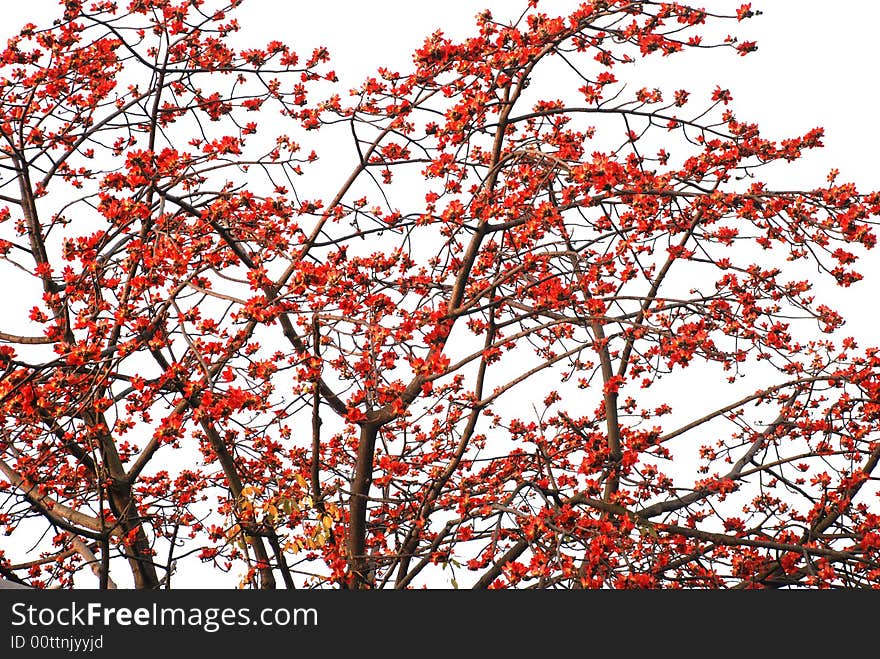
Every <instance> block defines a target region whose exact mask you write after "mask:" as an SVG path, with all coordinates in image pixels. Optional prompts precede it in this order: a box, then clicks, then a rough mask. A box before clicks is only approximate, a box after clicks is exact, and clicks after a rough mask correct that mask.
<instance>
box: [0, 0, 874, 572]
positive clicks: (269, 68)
mask: <svg viewBox="0 0 880 659" xmlns="http://www.w3.org/2000/svg"><path fill="white" fill-rule="evenodd" d="M61 4H62V5H63V15H62V16H61V18H60V19H59V20H58V21H56V22H55V24H54V25H53V26H51V27H37V26H35V25H27V26H25V28H24V29H23V30H22V31H21V34H20V36H17V37H15V38H14V39H12V40H11V41H10V42H9V44H8V45H7V48H6V49H5V50H4V51H3V54H2V58H3V69H2V73H0V136H2V145H0V168H2V169H0V172H2V173H0V176H2V179H0V200H2V204H4V205H5V207H3V208H2V209H0V221H2V224H0V231H2V232H3V234H2V235H3V239H2V241H0V252H2V256H3V276H4V281H8V282H9V283H10V284H11V287H10V288H13V287H14V290H15V291H16V295H15V296H14V298H13V302H14V305H19V307H20V308H17V309H14V310H12V309H9V310H8V311H9V313H7V314H6V317H5V319H4V321H3V322H4V323H10V326H9V327H0V330H2V333H0V341H2V343H0V360H2V361H0V369H2V370H3V373H2V380H0V414H2V419H3V425H2V443H0V457H2V460H0V490H2V492H3V493H4V498H3V500H2V504H0V506H2V507H0V523H2V524H3V526H4V527H5V531H6V534H7V536H9V537H10V538H11V539H12V543H13V544H12V545H7V546H6V551H5V553H0V561H2V562H0V573H2V575H3V576H5V577H6V578H8V579H10V580H13V581H19V582H27V583H29V584H31V585H35V586H48V585H60V586H62V587H73V586H74V585H75V584H76V585H82V584H84V583H86V582H87V580H84V579H79V578H78V577H77V575H78V574H80V573H83V572H84V570H86V569H90V570H91V571H92V572H94V574H95V575H96V576H97V579H98V583H99V585H100V586H101V587H102V588H107V587H114V586H115V584H114V579H116V580H120V579H125V580H126V581H125V582H123V581H120V583H128V582H129V581H130V583H131V584H132V585H134V586H135V587H137V588H160V587H161V588H170V587H171V586H172V584H173V583H177V581H173V575H174V574H175V572H176V571H177V570H178V566H179V565H180V566H183V565H185V564H186V562H192V561H195V560H198V559H200V560H201V561H202V562H203V563H204V564H205V565H207V566H213V567H214V568H215V569H216V571H217V573H218V582H217V583H218V584H220V583H224V582H222V581H221V580H220V574H219V573H226V572H232V573H233V574H234V575H236V576H237V577H240V578H241V583H240V585H242V586H249V587H259V588H274V587H276V586H278V585H284V586H286V587H289V588H293V587H322V586H323V587H328V586H332V587H341V588H391V587H394V588H405V587H411V586H417V585H422V584H427V585H429V586H435V587H436V586H440V587H448V586H449V585H453V586H455V587H458V585H459V582H460V583H461V585H467V586H473V587H476V588H488V587H538V588H594V587H596V588H599V587H614V588H630V587H637V588H641V587H646V588H659V587H671V588H680V587H687V588H743V587H744V588H752V587H783V586H801V587H813V588H818V587H835V586H849V587H874V586H877V585H878V584H880V553H878V552H880V513H878V512H877V510H876V505H875V504H874V501H875V499H874V498H873V497H875V496H876V494H877V487H876V482H877V476H876V475H875V468H876V466H877V462H878V460H880V441H878V438H880V432H878V431H880V428H878V420H880V355H878V351H877V349H876V348H870V349H866V350H863V349H860V348H859V347H858V346H857V345H856V342H855V341H854V340H853V339H852V338H847V337H841V336H839V335H840V334H841V332H840V331H839V328H840V326H841V325H842V323H843V320H844V319H843V318H842V316H841V315H840V314H839V313H838V312H836V311H835V310H833V309H832V308H831V307H829V306H827V305H826V304H825V303H823V302H822V301H820V300H818V299H816V295H815V293H814V291H813V283H814V281H815V280H816V279H817V277H816V275H815V270H816V269H817V268H818V270H819V272H820V276H821V277H827V278H829V279H831V280H833V281H835V282H836V283H837V284H839V285H840V286H849V285H850V284H852V283H854V282H856V281H858V280H859V279H860V275H859V274H858V273H857V272H856V271H855V270H854V269H853V266H854V264H855V262H856V260H857V257H858V255H859V254H860V253H861V252H863V251H864V249H866V248H871V247H873V245H874V243H875V235H874V233H873V231H872V228H871V227H872V223H873V219H872V218H873V217H874V216H875V215H876V214H877V213H878V211H880V193H876V192H871V193H867V194H863V193H859V192H858V191H857V190H856V188H855V186H853V185H852V184H848V183H840V182H838V181H837V176H838V174H837V171H836V170H833V171H832V172H831V174H829V176H828V180H827V182H826V183H823V184H821V185H820V186H818V187H810V186H804V188H803V189H801V190H777V189H774V188H773V187H772V186H771V185H770V184H769V183H768V182H766V181H762V180H761V179H759V178H758V175H759V174H761V173H762V172H763V171H765V170H764V169H762V168H765V167H766V166H767V165H770V164H773V163H780V162H782V163H785V162H792V161H796V160H797V159H798V158H800V157H801V154H802V152H804V151H805V150H807V149H812V148H815V147H819V146H821V139H822V131H821V129H818V128H817V129H815V130H812V131H810V132H808V133H807V134H805V135H803V136H800V137H794V138H788V139H784V140H781V141H779V140H771V139H768V138H766V137H764V136H762V134H761V133H760V131H759V128H758V126H757V125H756V124H754V123H750V122H748V121H744V120H740V119H738V118H737V116H736V115H735V114H734V113H733V110H732V109H731V108H732V106H731V100H732V98H731V93H730V92H729V91H727V90H725V89H723V88H722V87H720V86H719V87H717V88H716V89H715V91H714V93H713V94H712V96H711V98H710V99H705V101H704V102H699V101H698V102H695V101H692V100H691V99H690V97H689V94H688V92H687V91H685V90H679V91H674V92H673V93H670V92H669V91H668V90H664V91H661V90H660V89H648V88H644V89H640V90H638V91H636V92H635V93H632V92H631V91H630V90H628V89H627V88H625V86H624V85H623V80H624V79H625V75H626V71H627V69H628V67H630V66H631V65H633V64H634V63H636V62H638V61H639V60H640V59H641V58H648V57H666V56H672V55H674V54H676V53H678V52H679V51H685V50H693V51H698V50H699V49H704V48H714V47H719V46H720V47H724V48H729V49H731V50H732V51H733V53H734V54H739V55H746V54H748V53H750V52H751V51H753V50H755V49H756V45H755V44H754V43H753V42H750V41H740V40H737V39H736V38H733V37H727V38H726V39H722V40H720V41H717V42H716V41H711V40H710V38H709V36H708V35H710V34H711V33H712V32H713V30H714V29H715V28H714V26H715V25H716V24H718V25H721V26H722V27H723V25H724V23H725V22H731V21H732V22H734V23H735V22H738V21H742V20H744V19H747V18H749V17H751V16H752V15H753V13H754V12H753V11H752V10H751V7H750V5H748V4H747V5H743V6H741V7H740V8H739V9H738V10H736V11H735V12H731V13H730V15H724V14H721V13H718V14H713V13H710V12H708V11H706V10H702V9H697V8H694V7H690V6H687V5H684V4H678V3H656V2H630V1H628V0H608V1H599V0H597V1H595V2H592V3H585V4H582V5H581V6H580V7H578V8H577V9H576V10H574V11H572V13H570V14H569V15H566V16H561V17H555V16H552V15H548V14H546V13H542V12H541V11H540V10H539V9H540V8H539V7H538V6H537V5H538V2H535V1H533V2H530V3H529V8H528V9H527V11H526V12H525V13H523V14H522V16H521V17H520V18H519V19H517V20H513V21H510V22H505V21H503V20H500V19H497V18H496V17H494V16H493V15H492V14H491V13H490V12H488V11H487V12H484V13H481V14H480V15H479V16H478V17H477V22H476V28H475V32H474V36H473V37H471V38H469V39H467V40H465V41H462V42H453V41H451V40H449V39H447V38H446V37H444V35H443V34H442V33H439V32H438V33H435V34H433V35H431V36H430V37H429V38H428V39H427V40H426V41H425V43H424V45H423V47H422V48H421V49H419V50H418V51H417V52H416V53H415V54H414V58H413V67H412V71H411V72H409V73H398V72H395V71H391V70H387V69H379V71H378V74H377V75H376V76H375V77H371V78H369V79H367V80H365V81H363V83H362V84H360V85H359V86H358V87H356V88H355V89H352V90H351V91H350V93H349V92H347V91H345V90H343V89H341V88H340V85H339V84H338V82H337V76H336V74H335V73H334V72H333V71H332V70H330V68H329V66H330V64H329V61H330V60H329V53H328V52H327V50H326V49H324V48H317V49H315V50H314V51H313V52H312V53H311V55H309V56H307V57H301V56H298V55H297V54H296V53H295V52H294V51H293V50H292V49H291V48H290V47H288V46H287V45H285V44H283V43H282V42H280V41H273V42H271V43H269V44H266V45H263V46H261V47H245V48H240V47H238V46H236V44H237V43H238V41H240V40H241V37H242V35H241V34H240V33H238V30H239V26H238V23H237V22H236V19H235V15H236V14H235V12H236V11H237V10H238V9H239V6H240V5H241V4H242V2H241V0H232V1H227V2H225V3H221V2H217V1H215V0H132V1H131V2H128V3H114V2H106V1H96V2H92V3H85V2H80V1H78V0H66V1H65V2H63V3H61ZM118 5H122V6H118ZM548 81H552V83H553V84H552V87H550V88H549V89H548V88H547V87H548V86H547V84H546V83H547V82H548ZM693 105H696V106H697V107H696V108H695V109H692V106H693ZM340 135H341V136H343V137H344V138H345V139H346V140H347V142H346V143H345V147H344V148H341V147H339V144H340V142H339V140H338V139H337V138H338V137H339V136H340ZM313 146H314V150H313V149H312V147H313ZM325 161H329V162H326V163H325ZM328 182H329V184H330V185H332V186H335V188H334V189H333V190H332V191H330V192H326V193H325V190H326V189H327V188H328ZM13 282H14V283H13ZM695 284H696V285H695ZM10 304H12V303H10ZM25 315H27V320H25V318H24V316H25ZM15 323H17V325H15V326H12V325H14V324H15ZM701 378H702V379H701ZM705 378H708V379H709V386H708V387H706V382H705ZM688 383H690V384H688ZM682 386H690V387H692V388H693V387H701V388H703V387H706V388H705V389H701V391H705V393H704V394H703V395H701V396H694V395H693V394H692V393H685V395H684V396H682V395H681V394H682V389H681V387H682ZM10 546H11V547H13V548H15V550H14V551H12V550H10V549H9V547H10ZM126 564H127V565H128V572H130V577H129V576H127V575H126V571H125V569H124V566H125V565H126ZM111 574H112V575H113V576H111ZM75 578H76V582H75Z"/></svg>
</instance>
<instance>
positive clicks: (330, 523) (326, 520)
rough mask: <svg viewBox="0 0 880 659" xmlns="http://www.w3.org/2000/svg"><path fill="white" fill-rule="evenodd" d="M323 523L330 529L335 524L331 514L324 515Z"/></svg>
mask: <svg viewBox="0 0 880 659" xmlns="http://www.w3.org/2000/svg"><path fill="white" fill-rule="evenodd" d="M321 523H322V524H323V525H324V528H325V529H329V528H330V527H331V526H333V518H332V517H330V515H324V518H323V519H322V520H321Z"/></svg>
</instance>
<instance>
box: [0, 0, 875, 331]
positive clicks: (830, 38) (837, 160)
mask: <svg viewBox="0 0 880 659" xmlns="http://www.w3.org/2000/svg"><path fill="white" fill-rule="evenodd" d="M126 3H127V0H120V5H124V4H126ZM570 4H571V3H570V2H569V1H568V0H543V2H542V3H541V5H540V8H541V9H542V10H543V11H546V12H548V13H557V12H562V11H564V10H565V7H566V6H568V5H570ZM739 4H741V2H739V1H736V0H705V1H704V2H703V5H704V6H705V7H706V8H708V9H710V10H718V11H723V10H727V11H731V9H735V8H736V7H737V6H738V5H739ZM523 5H525V0H522V2H519V1H515V0H445V1H444V2H438V3H428V2H412V1H404V0H372V1H370V2H366V1H353V0H333V1H324V2H303V1H302V0H248V1H247V2H246V3H245V5H244V7H243V9H242V11H241V12H239V21H240V23H241V24H242V27H243V33H242V38H243V39H244V40H247V41H251V42H253V44H254V45H257V44H261V43H265V42H266V41H268V40H271V39H279V40H282V41H285V42H287V43H289V44H290V45H292V46H293V47H294V49H295V50H297V51H298V52H300V53H302V54H308V53H310V52H311V50H312V48H313V47H315V46H318V45H326V46H328V47H329V48H330V51H331V55H332V60H331V62H332V63H331V66H332V68H334V69H335V70H336V72H337V74H338V75H339V77H340V79H341V80H342V82H343V85H342V89H341V90H340V91H343V90H347V89H348V88H350V87H352V86H355V85H356V84H357V83H358V82H359V81H360V80H361V79H362V78H363V77H364V76H366V75H368V74H370V73H371V72H373V71H374V70H375V69H376V67H378V66H387V67H389V68H392V69H397V70H400V71H406V70H407V69H408V64H409V62H410V54H411V53H412V51H413V50H414V49H415V48H417V47H418V46H419V45H420V44H421V42H422V41H423V39H424V37H425V36H427V35H428V34H430V33H431V32H433V31H434V30H436V29H438V28H440V29H443V30H444V31H445V32H447V33H448V34H450V35H451V36H455V37H463V36H466V35H467V34H468V33H469V32H470V31H471V28H472V25H473V16H474V15H475V14H477V13H478V12H479V11H480V10H482V9H483V8H486V7H491V8H493V10H494V13H495V15H496V17H497V18H499V19H501V18H502V17H506V16H507V15H509V14H512V12H514V11H518V10H519V9H520V7H521V6H523ZM752 5H753V9H759V10H761V11H762V12H763V15H762V16H758V17H756V18H754V19H752V20H750V21H746V22H744V23H743V24H741V25H739V26H737V25H736V24H735V23H730V30H731V31H734V30H736V31H735V34H737V35H738V36H739V37H740V38H741V39H749V40H756V41H757V42H758V45H759V50H758V51H757V52H756V53H753V54H751V55H749V56H747V57H744V58H740V57H737V56H736V55H735V54H734V53H733V52H732V51H729V50H722V51H703V52H701V53H699V54H698V55H697V57H687V56H684V57H671V58H663V59H661V58H659V57H655V58H652V60H651V61H649V62H645V63H644V64H638V65H636V67H630V68H629V69H628V71H627V72H626V73H627V74H629V73H632V74H637V75H639V82H635V83H634V84H633V86H632V87H631V88H630V89H638V88H639V87H640V86H643V85H645V84H650V85H651V86H657V87H661V88H665V89H666V90H668V91H671V90H674V89H678V88H687V89H689V90H691V91H693V92H694V93H695V95H701V94H700V91H701V90H710V89H712V88H714V86H715V85H716V84H720V85H721V86H722V87H725V88H729V89H730V90H731V91H732V93H733V98H734V103H733V106H732V107H733V108H734V110H735V111H736V113H737V116H738V117H739V118H741V119H746V120H749V121H756V122H757V123H759V124H760V126H761V127H762V132H763V133H764V134H765V135H766V136H768V137H771V138H780V139H781V138H785V137H792V136H795V135H798V134H802V133H803V132H805V131H807V130H809V129H811V128H813V127H815V126H817V125H821V126H824V127H825V129H826V136H825V140H824V142H825V144H826V147H825V148H824V149H822V150H819V151H813V152H810V153H808V154H807V155H806V156H805V158H804V160H802V161H800V162H798V163H795V165H794V166H793V167H791V168H790V169H789V170H788V171H789V175H787V176H785V180H782V181H781V183H782V185H787V186H790V187H792V188H807V189H809V188H812V187H815V186H817V185H821V184H822V183H823V182H824V179H825V175H826V174H827V172H828V170H829V169H830V168H832V167H837V168H839V169H840V170H841V177H840V180H852V181H854V182H855V183H856V184H857V185H858V186H859V188H860V190H862V191H867V190H870V189H872V188H876V187H880V176H878V173H877V171H878V170H877V159H878V155H877V154H878V153H880V131H878V130H877V128H876V126H875V125H874V121H875V115H876V112H877V107H878V103H877V96H878V93H880V92H878V88H877V86H876V85H875V84H874V82H873V81H872V76H873V70H874V65H875V62H876V58H877V55H876V30H877V26H878V25H880V2H876V3H875V2H872V1H869V0H837V2H834V3H830V2H828V1H827V0H763V1H761V0H757V1H755V2H753V3H752ZM58 6H59V3H58V2H57V0H28V1H27V2H18V1H12V0H0V39H3V40H5V39H6V38H7V37H9V36H10V35H12V34H14V33H16V32H17V31H18V29H19V28H20V26H21V25H22V24H24V23H25V22H28V21H32V22H34V23H37V24H38V25H46V24H50V23H51V21H52V19H53V18H54V17H55V16H56V15H57V14H58V13H59V11H60V10H59V9H58ZM618 76H619V77H621V78H623V77H624V71H620V72H619V73H618ZM861 272H862V273H863V274H865V281H863V282H861V283H860V284H858V285H856V286H854V287H852V288H851V289H848V290H842V289H835V290H833V291H831V290H830V289H824V290H825V297H828V294H829V293H830V294H831V295H833V296H834V297H833V298H832V301H833V303H834V306H835V307H836V308H837V309H838V310H839V311H841V312H843V313H844V315H845V316H846V317H848V318H849V322H848V325H847V327H846V328H845V330H844V331H845V333H847V334H853V335H855V336H856V337H857V338H859V339H860V340H861V341H860V342H861V343H864V344H870V343H877V342H878V339H877V338H876V336H873V333H874V327H873V326H874V320H875V318H876V312H875V311H874V305H873V304H865V300H866V299H870V296H871V293H872V292H874V291H876V290H877V289H878V284H880V252H875V253H873V254H871V255H870V258H869V260H868V261H866V262H865V263H864V264H863V265H862V268H861ZM821 292H822V291H821V290H820V295H821Z"/></svg>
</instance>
